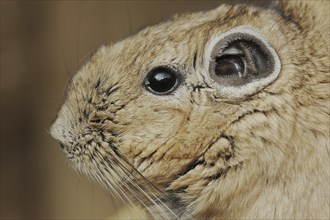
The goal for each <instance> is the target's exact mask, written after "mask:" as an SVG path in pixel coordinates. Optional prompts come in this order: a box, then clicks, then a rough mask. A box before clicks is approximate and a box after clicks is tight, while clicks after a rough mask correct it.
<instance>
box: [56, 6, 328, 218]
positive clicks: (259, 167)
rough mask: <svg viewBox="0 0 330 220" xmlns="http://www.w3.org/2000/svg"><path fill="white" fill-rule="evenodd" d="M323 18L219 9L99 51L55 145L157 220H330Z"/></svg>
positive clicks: (69, 102) (68, 105) (70, 91)
mask: <svg viewBox="0 0 330 220" xmlns="http://www.w3.org/2000/svg"><path fill="white" fill-rule="evenodd" d="M324 4H326V5H327V6H329V3H328V2H324ZM323 8H326V7H323V6H322V4H321V3H319V2H318V3H315V4H310V3H308V2H303V3H297V2H295V3H291V2H287V3H283V4H279V5H278V6H277V8H276V9H263V8H255V7H248V6H245V5H237V6H226V5H223V6H220V7H218V8H217V9H214V10H212V11H208V12H199V13H194V14H188V15H183V16H177V17H175V18H173V19H172V20H169V21H167V22H164V23H161V24H158V25H156V26H152V27H148V28H146V29H144V30H142V31H141V32H139V33H138V34H137V35H135V36H132V37H130V38H127V39H125V40H123V41H121V42H118V43H116V44H114V45H111V46H103V47H101V48H99V49H98V50H97V52H96V53H95V54H93V56H92V57H91V59H90V60H89V61H88V62H87V63H86V64H85V65H84V66H82V68H81V69H80V70H79V72H78V73H77V74H76V75H75V76H74V77H73V78H72V80H71V83H70V85H69V87H68V88H67V97H66V100H65V102H64V104H63V106H62V108H61V110H60V112H59V114H58V118H57V120H56V121H55V123H54V124H53V126H52V135H53V137H54V138H56V139H57V140H59V141H60V142H61V144H62V148H63V151H64V153H65V156H66V157H67V158H68V159H69V160H70V161H71V162H72V164H73V167H75V168H76V169H77V170H79V171H81V172H83V173H85V174H87V175H90V176H92V177H93V178H95V179H97V180H98V181H99V182H100V183H102V184H103V185H105V187H106V188H108V189H110V190H112V191H113V192H114V193H116V194H118V196H120V197H123V198H124V199H128V200H131V199H132V200H135V201H136V202H139V203H140V204H141V205H142V206H143V207H145V208H146V209H147V210H148V211H149V212H150V214H151V215H153V216H154V217H155V218H184V217H185V218H188V217H189V218H190V217H197V218H322V217H327V216H328V217H329V194H327V193H328V192H329V177H330V176H329V172H328V171H326V170H327V169H328V168H326V167H329V166H328V165H329V117H328V116H329V108H328V107H329V41H326V39H327V36H329V35H328V34H329V19H322V16H321V15H325V16H328V17H329V13H328V12H323V11H322V10H323ZM316 12H317V13H316ZM322 13H323V14H322ZM326 20H327V21H326ZM324 45H327V46H324ZM315 185H318V189H314V187H315ZM315 206H317V207H315Z"/></svg>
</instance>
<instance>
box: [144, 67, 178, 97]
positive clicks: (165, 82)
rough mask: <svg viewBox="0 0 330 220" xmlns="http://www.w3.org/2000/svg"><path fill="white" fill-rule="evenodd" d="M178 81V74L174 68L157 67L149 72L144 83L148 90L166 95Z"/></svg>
mask: <svg viewBox="0 0 330 220" xmlns="http://www.w3.org/2000/svg"><path fill="white" fill-rule="evenodd" d="M178 81H179V79H178V75H177V73H176V72H175V71H174V70H172V69H169V68H166V67H158V68H156V69H154V70H152V71H151V72H149V74H148V75H147V77H146V79H145V81H144V84H145V86H146V88H147V89H148V90H149V91H151V92H153V93H155V94H158V95H166V94H169V93H170V92H172V91H174V89H175V88H176V86H177V84H178Z"/></svg>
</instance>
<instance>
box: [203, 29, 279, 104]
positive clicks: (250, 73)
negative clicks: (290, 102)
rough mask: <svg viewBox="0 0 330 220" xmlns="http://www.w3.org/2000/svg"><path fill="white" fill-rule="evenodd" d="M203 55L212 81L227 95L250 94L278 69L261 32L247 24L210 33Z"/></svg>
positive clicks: (269, 78)
mask: <svg viewBox="0 0 330 220" xmlns="http://www.w3.org/2000/svg"><path fill="white" fill-rule="evenodd" d="M205 56H206V60H208V61H209V62H208V63H207V68H208V73H209V76H210V78H211V81H212V82H213V84H214V85H215V87H216V88H217V89H218V90H219V92H220V93H221V94H222V95H223V96H225V97H227V98H241V97H243V96H246V95H251V94H253V93H255V92H257V91H259V90H260V89H262V88H264V87H265V86H267V85H269V84H270V83H271V82H272V81H274V80H275V79H276V78H277V76H278V74H279V72H280V60H279V57H278V55H277V53H276V52H275V50H274V49H273V48H272V47H271V45H270V44H269V43H268V41H267V39H266V38H265V37H264V36H263V35H262V34H261V33H259V32H258V31H256V30H254V29H253V28H251V27H248V26H240V27H236V28H234V29H231V30H230V31H228V32H225V33H222V34H219V35H216V36H213V37H212V39H211V40H210V41H209V44H208V46H207V48H206V52H205Z"/></svg>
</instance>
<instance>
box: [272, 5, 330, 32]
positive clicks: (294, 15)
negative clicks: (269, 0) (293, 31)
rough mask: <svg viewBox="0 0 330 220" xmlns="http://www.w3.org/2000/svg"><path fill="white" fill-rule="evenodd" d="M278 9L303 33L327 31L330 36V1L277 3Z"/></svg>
mask: <svg viewBox="0 0 330 220" xmlns="http://www.w3.org/2000/svg"><path fill="white" fill-rule="evenodd" d="M277 8H278V9H279V11H280V13H281V14H282V16H283V17H284V18H286V19H287V20H289V21H291V22H294V23H295V24H296V25H297V27H298V28H299V29H301V30H302V31H312V30H314V31H321V32H323V33H324V32H325V31H326V32H327V36H329V35H328V34H329V20H330V15H329V10H330V2H329V1H327V0H325V1H309V0H300V1H299V0H289V1H277Z"/></svg>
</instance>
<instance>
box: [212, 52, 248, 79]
mask: <svg viewBox="0 0 330 220" xmlns="http://www.w3.org/2000/svg"><path fill="white" fill-rule="evenodd" d="M215 74H216V75H217V76H222V77H237V76H238V77H243V74H244V62H243V61H242V59H241V57H239V56H224V57H217V59H216V66H215Z"/></svg>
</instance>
